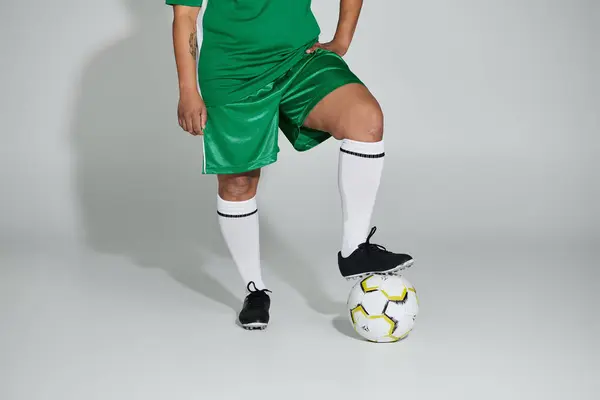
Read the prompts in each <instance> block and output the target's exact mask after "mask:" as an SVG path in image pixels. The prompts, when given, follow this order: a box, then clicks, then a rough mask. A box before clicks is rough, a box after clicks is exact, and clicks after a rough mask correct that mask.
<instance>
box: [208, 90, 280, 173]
mask: <svg viewBox="0 0 600 400" xmlns="http://www.w3.org/2000/svg"><path fill="white" fill-rule="evenodd" d="M279 101H280V95H279V93H278V92H276V91H274V90H273V89H272V88H269V87H268V88H265V89H264V90H261V92H260V93H257V94H256V95H254V96H250V97H248V98H245V99H243V100H241V101H238V102H236V103H231V104H226V105H219V106H212V107H207V121H206V128H205V129H204V135H203V144H204V163H203V172H204V173H206V174H220V175H229V174H239V173H244V172H248V171H252V170H256V169H259V168H261V167H264V166H266V165H268V164H271V163H273V162H275V161H276V159H277V153H278V151H279V147H278V143H277V136H278V121H279V109H278V108H279Z"/></svg>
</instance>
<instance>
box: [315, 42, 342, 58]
mask: <svg viewBox="0 0 600 400" xmlns="http://www.w3.org/2000/svg"><path fill="white" fill-rule="evenodd" d="M316 49H325V50H329V51H332V52H334V53H335V54H337V55H338V56H340V57H343V56H344V55H345V54H346V52H347V51H348V46H347V45H345V44H344V43H341V42H339V41H336V40H332V41H331V42H327V43H318V42H317V43H315V44H314V45H313V46H312V47H311V48H310V49H308V50H306V52H307V53H308V54H310V53H314V51H315V50H316Z"/></svg>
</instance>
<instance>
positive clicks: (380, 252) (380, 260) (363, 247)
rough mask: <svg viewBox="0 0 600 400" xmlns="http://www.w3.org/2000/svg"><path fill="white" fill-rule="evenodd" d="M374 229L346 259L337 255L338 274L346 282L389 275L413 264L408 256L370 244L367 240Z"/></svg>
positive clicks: (374, 229)
mask: <svg viewBox="0 0 600 400" xmlns="http://www.w3.org/2000/svg"><path fill="white" fill-rule="evenodd" d="M376 230H377V228H376V227H373V228H372V229H371V232H370V233H369V236H367V240H366V241H365V242H364V243H361V244H360V245H359V246H358V249H356V250H354V252H353V253H352V254H350V255H349V256H348V257H346V258H344V257H342V253H341V252H339V253H338V266H339V267H340V273H341V274H342V276H343V277H344V278H346V279H347V280H351V279H362V278H364V277H366V276H368V275H373V274H380V275H391V274H394V273H396V272H398V271H401V270H403V269H406V268H409V267H410V266H411V265H412V264H413V258H412V257H411V256H409V255H408V254H397V253H392V252H391V251H388V250H387V249H386V248H385V247H383V246H380V245H378V244H374V243H371V242H370V241H369V240H370V239H371V237H372V236H373V235H374V234H375V231H376Z"/></svg>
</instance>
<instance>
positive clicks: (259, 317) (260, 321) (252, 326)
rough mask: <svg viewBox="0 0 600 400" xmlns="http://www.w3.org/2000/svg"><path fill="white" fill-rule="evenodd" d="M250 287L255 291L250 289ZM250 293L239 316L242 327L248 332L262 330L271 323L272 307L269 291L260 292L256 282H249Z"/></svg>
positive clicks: (262, 290)
mask: <svg viewBox="0 0 600 400" xmlns="http://www.w3.org/2000/svg"><path fill="white" fill-rule="evenodd" d="M250 285H253V286H254V289H250ZM247 288H248V291H249V292H250V294H249V295H248V296H246V299H245V300H244V305H243V307H242V311H240V314H239V315H238V322H239V324H240V326H241V327H242V328H244V329H248V330H262V329H265V328H266V327H267V324H268V323H269V308H270V307H271V298H270V297H269V295H268V294H267V292H269V293H270V292H271V291H270V290H268V289H261V290H258V289H257V288H256V284H255V283H254V282H248V287H247Z"/></svg>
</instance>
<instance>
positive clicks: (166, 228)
mask: <svg viewBox="0 0 600 400" xmlns="http://www.w3.org/2000/svg"><path fill="white" fill-rule="evenodd" d="M126 5H127V7H128V10H129V11H130V12H131V13H132V16H133V17H134V18H135V21H134V22H135V26H136V28H137V30H136V31H134V32H133V33H132V34H131V36H129V37H127V38H125V39H123V40H120V41H119V42H117V43H116V44H113V45H111V46H110V47H108V48H106V49H104V50H103V51H101V52H100V53H98V54H97V55H96V56H95V57H93V59H92V60H91V61H90V62H89V63H88V64H87V66H86V68H85V71H84V73H83V79H82V81H81V82H80V85H79V97H78V99H77V102H76V107H77V108H76V110H75V113H74V115H75V121H74V125H73V129H72V132H71V140H72V144H73V146H74V152H75V159H76V166H75V172H76V183H77V191H78V193H77V194H78V200H79V207H80V209H79V211H80V214H81V215H80V218H81V220H82V221H83V226H84V230H85V235H86V241H87V244H88V245H89V246H90V247H91V248H92V249H93V250H95V251H98V252H102V253H109V254H115V255H122V256H126V257H129V258H130V259H132V260H133V261H134V262H135V263H136V264H137V265H139V266H144V267H150V268H160V269H163V270H164V271H166V272H167V273H168V274H169V275H170V276H171V277H173V278H174V279H176V280H177V281H179V282H180V283H182V284H184V285H185V286H187V287H189V288H191V289H192V290H194V291H196V292H199V293H201V294H202V295H204V296H207V297H208V298H210V299H212V300H214V301H217V302H219V303H222V304H224V305H226V306H228V307H230V308H232V309H233V310H236V311H237V310H238V309H239V306H240V296H241V294H242V293H243V292H242V291H241V288H242V282H241V280H240V281H239V282H238V283H239V287H240V292H239V293H236V294H238V296H234V295H233V294H232V293H230V292H229V291H228V290H227V289H226V288H225V286H223V285H222V284H221V283H220V282H219V281H217V280H215V279H214V278H213V277H211V276H210V275H209V274H208V273H206V272H205V271H204V269H203V268H202V265H203V262H206V261H207V260H208V259H209V257H210V256H211V255H217V256H222V257H229V253H228V251H227V249H226V247H225V245H224V242H223V239H222V237H221V234H220V231H219V226H218V220H217V216H216V212H215V209H216V180H215V179H214V177H212V176H202V175H201V163H202V145H201V141H200V138H198V137H192V136H191V135H189V134H187V133H186V132H183V131H182V130H181V129H180V128H179V127H178V125H177V117H176V108H177V101H178V92H177V80H176V69H175V62H174V57H173V49H172V38H171V25H170V22H169V20H168V18H165V12H167V13H168V11H165V7H167V6H166V5H164V4H163V3H162V2H155V3H147V2H140V1H137V0H135V1H134V0H127V1H126ZM265 222H266V221H265ZM261 236H262V242H263V243H262V245H263V246H262V248H263V254H264V256H265V257H266V258H272V259H273V260H274V264H276V265H277V271H276V273H277V274H278V275H280V276H281V277H282V278H284V280H286V281H287V282H288V283H289V284H290V285H292V286H293V287H294V288H296V289H297V290H298V291H299V292H300V293H301V294H302V295H303V296H304V297H305V298H306V299H307V301H308V303H309V304H310V306H311V307H313V308H314V309H315V310H316V311H318V312H324V313H329V312H339V305H336V304H333V303H331V301H330V300H328V298H327V296H326V294H325V293H323V292H322V291H321V290H320V289H319V288H318V287H316V286H315V285H314V282H315V279H313V278H312V277H311V276H309V274H310V269H307V268H304V266H303V265H301V264H304V265H306V264H305V263H304V262H303V261H302V260H299V259H297V258H295V256H294V253H293V252H292V251H291V249H290V248H289V247H288V246H287V245H286V244H285V243H281V241H280V240H279V239H278V235H277V233H276V232H273V231H272V229H271V226H270V225H269V224H268V223H262V222H261ZM231 268H235V267H234V265H233V263H232V264H231ZM302 270H303V271H304V273H301V272H300V271H302ZM233 286H235V285H233Z"/></svg>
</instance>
